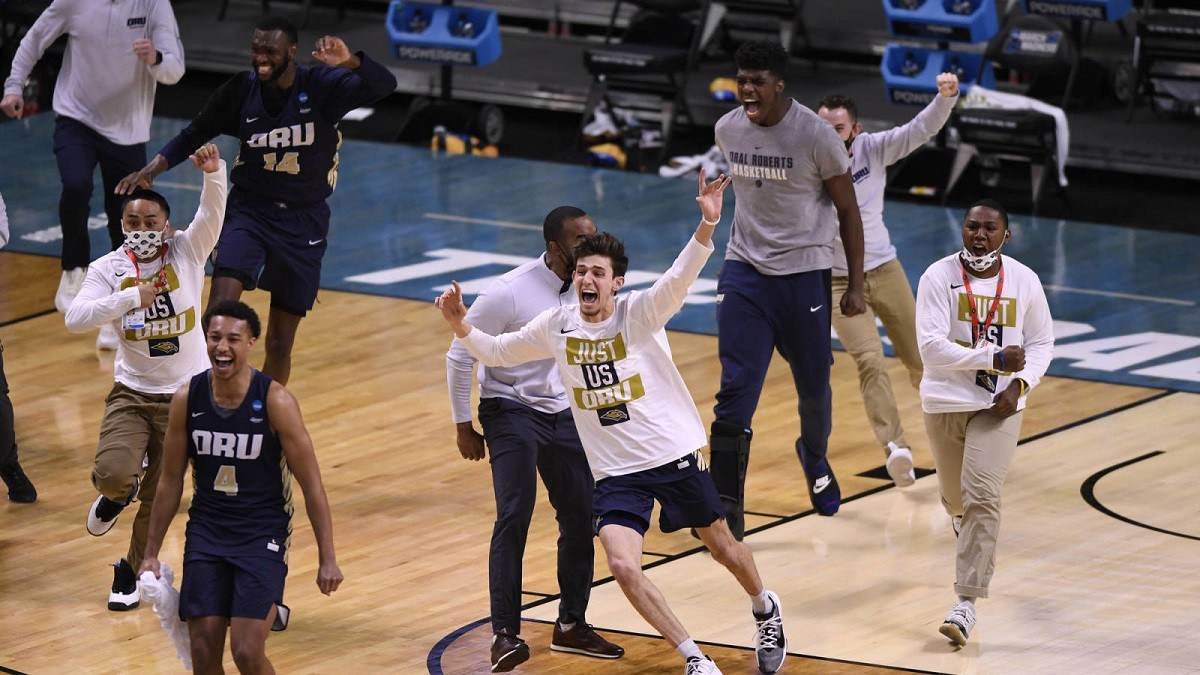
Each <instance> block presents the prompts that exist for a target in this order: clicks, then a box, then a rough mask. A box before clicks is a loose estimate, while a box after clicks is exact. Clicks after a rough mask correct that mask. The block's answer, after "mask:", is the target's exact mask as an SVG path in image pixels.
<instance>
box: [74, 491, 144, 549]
mask: <svg viewBox="0 0 1200 675" xmlns="http://www.w3.org/2000/svg"><path fill="white" fill-rule="evenodd" d="M141 484H142V481H141V479H140V478H137V479H134V481H133V490H131V491H130V492H129V498H128V499H126V500H125V503H123V504H122V503H121V502H116V501H113V500H111V499H109V498H108V497H105V496H104V495H100V496H99V497H96V501H94V502H92V508H90V509H88V515H87V531H88V533H89V534H91V535H92V536H94V537H99V536H101V535H103V534H107V533H108V531H109V530H111V529H112V527H113V525H116V524H117V516H119V515H121V512H122V511H124V510H125V507H126V506H129V505H130V504H131V503H133V499H134V497H136V496H137V493H138V488H139V487H141Z"/></svg>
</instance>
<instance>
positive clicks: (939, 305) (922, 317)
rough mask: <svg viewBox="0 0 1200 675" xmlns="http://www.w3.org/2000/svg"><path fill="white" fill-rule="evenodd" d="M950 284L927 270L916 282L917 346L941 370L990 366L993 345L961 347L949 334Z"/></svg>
mask: <svg viewBox="0 0 1200 675" xmlns="http://www.w3.org/2000/svg"><path fill="white" fill-rule="evenodd" d="M953 301H954V299H953V298H952V297H951V291H950V285H949V284H948V283H939V282H938V280H937V279H936V278H933V276H932V275H931V274H930V272H929V271H926V272H925V274H924V275H922V276H921V282H920V283H919V284H918V285H917V348H918V349H920V351H921V360H922V361H924V362H925V365H926V366H929V367H931V368H940V369H942V370H990V369H991V367H992V355H993V354H994V353H995V345H993V344H992V343H990V342H988V343H985V344H984V345H982V346H980V347H979V348H974V347H964V346H962V345H960V344H958V343H957V342H955V341H954V340H953V339H951V337H950V324H951V321H952V320H953V319H952V318H951V316H950V308H951V307H952V306H953Z"/></svg>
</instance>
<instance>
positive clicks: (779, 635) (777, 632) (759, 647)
mask: <svg viewBox="0 0 1200 675" xmlns="http://www.w3.org/2000/svg"><path fill="white" fill-rule="evenodd" d="M767 597H769V598H771V604H772V607H771V611H769V612H767V613H766V614H759V613H757V612H752V613H753V614H754V625H755V631H754V653H755V655H756V656H757V657H758V670H759V671H760V672H763V673H777V672H779V669H780V668H782V667H783V660H784V658H786V657H787V636H786V635H784V633H783V605H782V604H781V603H780V602H779V596H778V595H775V593H773V592H771V591H767Z"/></svg>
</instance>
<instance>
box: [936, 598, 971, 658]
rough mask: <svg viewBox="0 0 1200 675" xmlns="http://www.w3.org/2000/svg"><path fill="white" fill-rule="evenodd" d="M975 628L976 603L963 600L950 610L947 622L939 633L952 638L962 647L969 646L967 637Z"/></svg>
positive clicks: (952, 640) (951, 639)
mask: <svg viewBox="0 0 1200 675" xmlns="http://www.w3.org/2000/svg"><path fill="white" fill-rule="evenodd" d="M974 627H975V603H973V602H968V601H966V600H963V601H962V602H960V603H958V604H957V605H955V606H954V609H952V610H950V613H949V614H948V615H946V620H945V621H944V622H942V627H941V628H939V629H938V632H939V633H941V634H942V635H945V636H946V637H948V638H950V641H951V642H953V643H954V644H956V645H958V646H959V647H962V646H963V645H965V644H967V636H968V635H969V634H970V633H971V629H972V628H974Z"/></svg>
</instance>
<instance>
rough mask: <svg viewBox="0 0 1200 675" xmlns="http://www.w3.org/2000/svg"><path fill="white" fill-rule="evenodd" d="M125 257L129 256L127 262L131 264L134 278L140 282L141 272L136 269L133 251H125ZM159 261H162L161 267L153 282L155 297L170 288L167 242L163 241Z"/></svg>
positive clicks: (136, 262)
mask: <svg viewBox="0 0 1200 675" xmlns="http://www.w3.org/2000/svg"><path fill="white" fill-rule="evenodd" d="M125 255H127V256H129V261H130V262H132V263H133V274H134V276H136V277H137V278H138V281H141V279H142V272H141V270H140V269H138V261H137V256H135V255H134V254H133V251H130V250H129V249H125ZM159 260H161V261H162V265H161V266H160V267H159V268H158V275H157V278H156V279H155V280H154V293H155V295H157V294H159V293H162V292H163V291H165V290H167V289H168V288H170V286H171V284H170V283H169V282H168V281H167V242H165V241H164V242H163V245H162V255H160V256H159Z"/></svg>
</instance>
